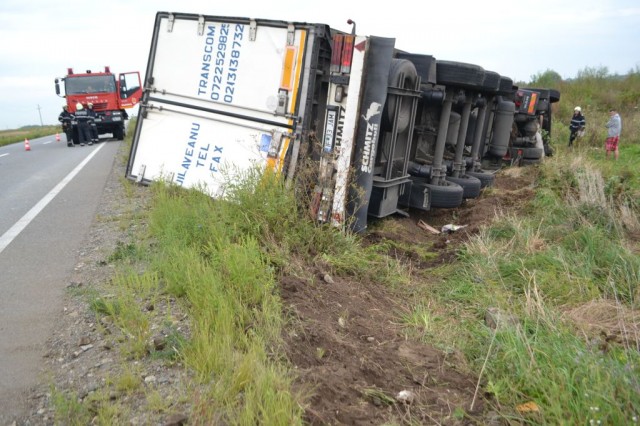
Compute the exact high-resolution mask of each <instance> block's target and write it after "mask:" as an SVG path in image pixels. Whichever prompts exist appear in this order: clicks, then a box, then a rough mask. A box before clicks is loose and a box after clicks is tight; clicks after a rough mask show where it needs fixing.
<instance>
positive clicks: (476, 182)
mask: <svg viewBox="0 0 640 426" xmlns="http://www.w3.org/2000/svg"><path fill="white" fill-rule="evenodd" d="M446 179H447V180H448V181H449V182H453V183H457V184H458V185H460V186H461V187H462V198H478V196H479V195H480V188H481V186H482V184H481V182H480V179H478V178H476V177H473V176H470V175H464V176H460V177H454V176H447V177H446Z"/></svg>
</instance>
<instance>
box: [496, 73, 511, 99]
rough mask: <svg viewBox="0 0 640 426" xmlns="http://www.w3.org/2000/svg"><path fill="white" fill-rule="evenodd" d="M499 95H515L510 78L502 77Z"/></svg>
mask: <svg viewBox="0 0 640 426" xmlns="http://www.w3.org/2000/svg"><path fill="white" fill-rule="evenodd" d="M498 94H500V95H502V96H509V95H512V94H513V80H512V79H510V78H509V77H505V76H500V84H499V85H498Z"/></svg>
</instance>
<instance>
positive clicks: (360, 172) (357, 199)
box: [347, 37, 395, 233]
mask: <svg viewBox="0 0 640 426" xmlns="http://www.w3.org/2000/svg"><path fill="white" fill-rule="evenodd" d="M394 45H395V39H391V38H383V37H371V38H370V39H369V49H368V55H367V59H366V61H365V70H366V75H367V79H366V81H365V83H364V89H363V96H362V102H361V112H362V113H361V114H360V117H359V119H358V130H357V133H356V138H355V142H356V145H355V157H354V164H353V169H354V179H353V184H352V185H350V187H349V201H348V203H347V217H350V218H352V221H351V223H350V229H351V230H352V231H353V232H356V233H358V232H362V231H364V230H365V229H366V228H367V212H368V210H369V198H370V197H371V192H372V188H373V166H374V163H375V159H376V152H377V147H378V138H379V135H380V125H381V121H382V110H383V108H384V104H385V100H386V97H387V83H388V79H389V69H390V67H391V59H392V56H393V48H394Z"/></svg>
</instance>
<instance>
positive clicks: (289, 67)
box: [280, 46, 296, 90]
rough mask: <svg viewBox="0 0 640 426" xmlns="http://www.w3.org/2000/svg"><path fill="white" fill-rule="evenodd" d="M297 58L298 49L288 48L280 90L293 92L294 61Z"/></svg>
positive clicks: (285, 54)
mask: <svg viewBox="0 0 640 426" xmlns="http://www.w3.org/2000/svg"><path fill="white" fill-rule="evenodd" d="M295 57H296V47H295V46H287V47H286V50H285V52H284V64H283V65H282V79H281V80H280V88H281V89H286V90H291V76H292V74H293V71H294V69H293V61H294V59H295Z"/></svg>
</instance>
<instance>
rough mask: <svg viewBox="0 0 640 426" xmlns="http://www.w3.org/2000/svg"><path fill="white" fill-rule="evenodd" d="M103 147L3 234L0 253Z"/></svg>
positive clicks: (95, 150) (96, 150)
mask: <svg viewBox="0 0 640 426" xmlns="http://www.w3.org/2000/svg"><path fill="white" fill-rule="evenodd" d="M103 146H104V144H101V145H100V146H98V147H97V148H96V149H94V150H93V151H92V152H91V154H89V155H88V156H87V158H85V159H84V160H83V161H82V163H80V164H78V165H77V166H76V168H75V169H73V170H72V171H71V173H69V174H68V175H67V176H65V178H64V179H62V180H61V181H60V183H59V184H57V185H56V186H55V188H53V189H52V190H51V191H49V193H48V194H47V195H45V196H44V197H42V199H41V200H40V201H38V203H37V204H36V205H35V206H33V207H32V208H31V210H29V211H28V212H27V213H26V214H25V215H24V216H22V217H21V218H20V219H19V220H18V221H17V222H16V223H15V224H14V225H13V226H12V227H11V228H9V230H8V231H7V232H5V233H4V235H2V236H1V237H0V253H2V252H3V251H4V249H5V248H7V246H8V245H9V244H11V241H13V240H14V239H15V238H16V237H17V236H18V235H20V233H21V232H22V231H23V230H24V228H26V227H27V225H29V223H31V221H32V220H33V219H35V217H36V216H38V214H39V213H40V212H41V211H42V209H44V208H45V207H46V206H47V204H49V203H50V202H51V200H53V199H54V198H55V196H56V195H58V193H59V192H60V191H62V189H63V188H64V187H65V186H67V184H68V183H69V182H71V179H73V178H74V177H75V176H76V175H77V174H78V173H79V172H80V170H82V168H83V167H84V166H86V165H87V163H88V162H89V161H90V160H91V159H92V158H93V157H94V156H95V155H96V154H97V153H98V151H100V150H101V149H102V147H103Z"/></svg>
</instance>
